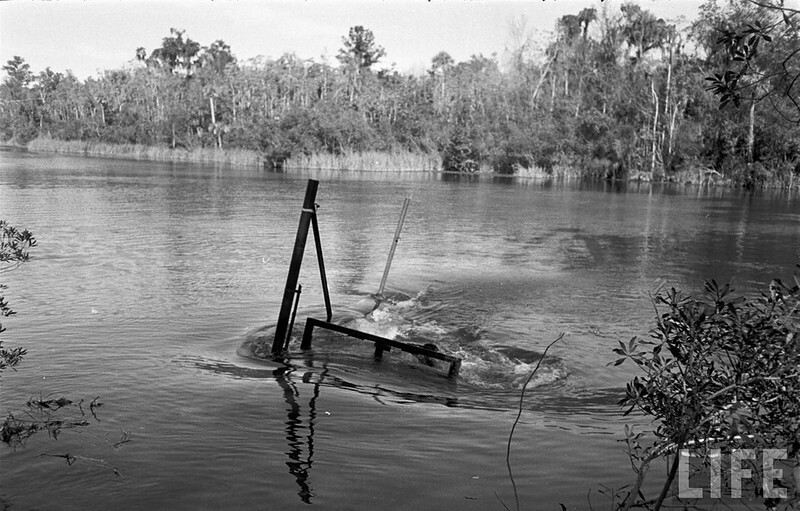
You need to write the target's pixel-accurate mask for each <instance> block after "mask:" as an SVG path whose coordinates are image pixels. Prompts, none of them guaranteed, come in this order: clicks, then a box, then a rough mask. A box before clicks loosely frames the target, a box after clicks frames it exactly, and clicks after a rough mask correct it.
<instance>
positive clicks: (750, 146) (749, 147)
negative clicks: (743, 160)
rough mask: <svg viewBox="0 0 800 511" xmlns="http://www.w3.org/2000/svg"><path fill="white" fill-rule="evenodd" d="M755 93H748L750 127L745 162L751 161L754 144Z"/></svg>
mask: <svg viewBox="0 0 800 511" xmlns="http://www.w3.org/2000/svg"><path fill="white" fill-rule="evenodd" d="M755 126H756V93H755V91H753V92H752V93H751V94H750V129H749V130H748V131H747V163H753V152H754V149H755V145H756V131H755Z"/></svg>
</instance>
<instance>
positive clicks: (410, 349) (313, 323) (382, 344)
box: [300, 318, 461, 376]
mask: <svg viewBox="0 0 800 511" xmlns="http://www.w3.org/2000/svg"><path fill="white" fill-rule="evenodd" d="M314 327H319V328H325V329H327V330H332V331H334V332H339V333H341V334H345V335H349V336H350V337H355V338H356V339H363V340H365V341H372V342H374V343H375V344H376V346H375V348H376V350H375V355H376V358H380V356H379V355H378V351H381V352H383V351H390V350H391V348H392V347H394V348H397V349H399V350H401V351H405V352H407V353H413V354H414V355H423V356H426V357H428V358H435V359H437V360H443V361H445V362H449V363H450V371H449V373H448V376H457V375H458V372H459V370H460V369H461V359H460V358H457V357H454V356H451V355H446V354H444V353H439V352H438V351H433V350H431V349H428V348H423V347H422V346H417V345H416V344H409V343H405V342H402V341H395V340H393V339H387V338H386V337H381V336H379V335H374V334H370V333H367V332H361V331H359V330H354V329H352V328H347V327H345V326H341V325H336V324H334V323H329V322H327V321H322V320H319V319H314V318H308V319H307V320H306V328H305V330H304V331H303V342H302V344H301V346H300V347H301V348H302V349H304V350H307V349H311V338H312V333H313V331H314Z"/></svg>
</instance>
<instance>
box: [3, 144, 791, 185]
mask: <svg viewBox="0 0 800 511" xmlns="http://www.w3.org/2000/svg"><path fill="white" fill-rule="evenodd" d="M0 143H3V144H5V145H12V146H15V147H26V148H27V149H28V150H29V151H34V152H51V153H63V154H80V155H84V156H98V157H107V158H124V159H135V160H150V161H164V162H194V163H219V164H225V165H235V166H266V167H270V168H275V165H276V162H274V161H273V160H271V159H269V158H268V157H267V156H266V155H265V154H263V153H261V152H258V151H252V150H248V149H218V148H209V147H200V148H193V149H185V148H175V149H173V148H170V147H167V146H147V145H143V144H108V143H103V142H95V141H80V140H58V139H54V138H48V137H39V138H36V139H33V140H31V141H30V142H28V144H26V145H23V144H19V143H14V142H13V141H11V142H0ZM752 165H753V166H754V168H752V169H750V168H748V167H747V166H745V165H742V169H741V172H738V173H737V176H733V177H731V176H727V175H724V174H721V173H720V172H718V171H717V170H715V169H712V168H709V167H702V166H694V167H691V168H687V169H682V170H680V171H677V172H674V173H671V174H669V175H667V176H664V175H663V174H661V175H659V176H658V177H655V178H654V176H652V175H651V174H650V172H643V171H634V172H630V173H629V174H628V176H627V178H626V179H623V180H624V181H633V182H669V183H677V184H683V185H694V186H722V187H739V186H742V187H757V188H784V189H796V188H798V189H800V177H798V176H795V175H794V174H793V173H791V172H782V173H775V174H768V173H766V172H765V171H764V169H763V167H762V166H761V165H760V164H759V163H755V164H752ZM590 167H591V165H590V166H589V167H587V168H586V169H583V168H581V167H579V166H567V165H555V166H553V168H552V170H550V171H546V170H544V169H542V168H539V167H536V166H533V167H531V168H522V167H519V168H516V169H515V171H514V174H512V175H510V176H509V175H506V174H503V175H505V176H508V177H512V176H513V177H517V178H520V179H530V180H541V181H546V180H555V181H559V182H563V181H577V180H582V179H592V178H593V179H598V175H597V172H595V171H594V170H593V169H592V168H590ZM279 168H281V169H282V170H283V171H286V172H297V171H302V170H308V169H311V170H325V171H355V172H441V171H442V157H441V156H440V155H439V154H437V153H423V152H418V153H415V152H409V151H394V152H381V151H365V152H356V151H347V152H344V153H342V154H330V153H313V154H310V155H305V154H299V155H294V156H291V157H289V158H287V159H286V160H284V161H283V162H281V164H280V167H279ZM477 173H478V174H495V173H494V172H493V171H492V169H491V168H490V167H488V166H487V165H482V166H481V167H480V169H479V171H478V172H477ZM738 174H747V175H738ZM748 177H749V179H747V178H748ZM748 183H749V184H748Z"/></svg>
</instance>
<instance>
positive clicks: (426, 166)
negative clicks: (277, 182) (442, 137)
mask: <svg viewBox="0 0 800 511" xmlns="http://www.w3.org/2000/svg"><path fill="white" fill-rule="evenodd" d="M27 147H28V150H30V151H40V152H51V153H65V154H81V155H85V156H105V157H111V158H130V159H135V160H153V161H168V162H195V163H223V164H230V165H237V166H247V165H249V166H258V165H264V164H266V163H270V162H268V161H267V159H266V158H265V157H264V155H262V154H261V153H260V152H258V151H251V150H248V149H217V148H208V147H201V148H196V149H183V148H177V149H172V148H170V147H166V146H146V145H141V144H107V143H103V142H84V141H81V140H58V139H54V138H45V137H40V138H36V139H34V140H31V141H30V142H29V143H28V146H27ZM441 167H442V160H441V157H440V156H439V155H438V154H425V153H411V152H397V151H396V152H391V153H383V152H377V151H369V152H352V151H348V152H346V153H344V154H338V155H337V154H329V153H314V154H311V155H304V154H300V155H295V156H292V157H290V158H288V159H287V160H286V161H285V162H284V164H283V168H284V170H287V171H297V170H305V169H315V170H343V171H344V170H349V171H368V172H437V171H439V170H440V169H441Z"/></svg>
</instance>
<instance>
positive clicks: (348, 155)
mask: <svg viewBox="0 0 800 511" xmlns="http://www.w3.org/2000/svg"><path fill="white" fill-rule="evenodd" d="M441 168H442V158H441V157H440V156H439V155H438V154H426V153H411V152H399V151H395V152H391V153H384V152H378V151H367V152H352V151H348V152H345V153H343V154H329V153H314V154H311V155H308V156H306V155H303V154H300V155H297V156H292V157H291V158H289V159H287V160H286V162H285V163H284V169H285V170H289V171H291V170H303V169H318V170H353V171H369V172H375V171H380V172H438V171H440V170H441Z"/></svg>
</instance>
